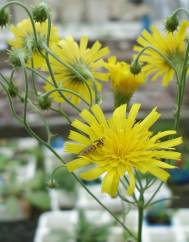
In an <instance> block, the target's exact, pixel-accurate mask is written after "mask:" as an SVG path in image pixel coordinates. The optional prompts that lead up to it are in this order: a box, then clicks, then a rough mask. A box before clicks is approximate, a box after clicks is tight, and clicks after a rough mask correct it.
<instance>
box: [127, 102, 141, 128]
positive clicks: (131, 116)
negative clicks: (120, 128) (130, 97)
mask: <svg viewBox="0 0 189 242" xmlns="http://www.w3.org/2000/svg"><path fill="white" fill-rule="evenodd" d="M140 106H141V104H139V103H135V104H133V105H132V107H131V110H130V112H129V115H128V118H127V129H131V128H132V127H133V125H134V123H135V119H136V116H137V114H138V111H139V109H140Z"/></svg>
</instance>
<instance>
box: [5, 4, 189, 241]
mask: <svg viewBox="0 0 189 242" xmlns="http://www.w3.org/2000/svg"><path fill="white" fill-rule="evenodd" d="M12 4H15V5H18V7H21V8H23V9H24V10H25V11H26V13H27V14H28V19H25V20H23V21H22V22H20V23H18V24H17V25H16V26H12V27H11V28H10V31H11V32H12V34H13V39H12V40H10V41H9V45H10V50H9V51H8V52H9V62H10V64H11V65H12V72H11V76H10V78H7V77H5V76H4V75H3V74H2V73H0V77H1V80H0V85H1V87H2V90H3V91H4V92H5V93H6V95H7V98H8V102H9V104H10V108H11V111H12V113H13V116H14V117H15V118H16V119H17V120H18V121H19V122H20V123H21V124H22V125H23V126H24V127H25V128H26V130H27V132H28V133H29V134H30V135H31V136H32V137H34V138H35V139H37V140H38V141H39V142H40V143H41V144H43V145H44V146H45V147H47V148H48V149H49V150H50V151H51V152H52V153H53V154H54V155H55V156H56V157H57V158H58V159H59V160H60V162H61V163H62V165H63V166H65V167H66V168H67V169H68V170H69V171H70V172H71V174H72V175H73V176H74V177H75V179H76V180H77V181H78V182H79V183H80V184H81V185H82V186H83V188H84V189H85V190H86V191H87V192H88V193H89V194H90V195H91V196H92V197H93V198H94V199H95V200H96V201H97V202H98V203H99V204H100V205H101V206H102V207H103V208H104V209H105V210H106V211H107V212H109V213H110V214H111V215H112V216H113V217H114V219H115V220H116V221H117V222H118V223H119V224H120V225H121V226H122V227H123V228H124V230H125V231H126V232H127V233H128V234H129V235H130V236H131V238H132V239H133V240H134V241H138V242H141V241H142V222H143V212H144V209H145V208H147V207H149V206H151V205H152V204H154V203H156V202H158V201H156V202H154V201H153V200H154V198H155V196H156V194H157V193H158V191H159V190H160V188H161V186H162V184H163V182H166V181H167V179H168V178H169V172H168V170H169V169H172V168H175V165H174V160H179V159H180V157H181V154H180V152H178V151H176V148H175V147H176V146H178V145H180V144H181V143H182V138H181V137H176V133H177V130H178V127H179V120H180V113H181V106H182V101H183V95H184V90H185V82H186V78H187V73H188V66H189V42H188V39H187V35H186V32H187V28H188V25H189V22H188V21H186V20H184V21H182V22H181V23H180V22H179V20H178V17H177V16H178V14H179V13H180V12H181V11H183V12H184V13H185V14H186V15H187V16H188V15H189V14H188V12H187V11H185V10H184V9H178V10H176V11H175V12H174V13H173V14H172V15H171V16H170V17H168V18H167V20H166V22H165V31H164V32H163V33H162V32H160V31H159V30H158V29H157V28H156V27H152V28H151V32H148V31H146V30H144V32H143V33H142V34H141V36H140V37H139V38H138V40H137V45H136V46H135V47H134V55H133V61H132V63H131V64H128V63H126V62H119V61H117V59H116V57H115V56H112V57H109V59H108V60H106V57H107V55H108V54H109V49H108V48H107V47H102V45H101V44H100V42H98V41H96V42H95V43H94V44H93V45H92V46H91V47H89V46H88V38H87V37H86V36H83V37H81V39H80V42H79V43H77V42H76V41H75V40H74V39H73V38H72V37H66V38H64V39H60V35H59V33H58V30H57V28H56V27H55V26H54V25H52V23H51V17H50V11H49V7H48V6H47V5H46V4H45V3H41V4H39V5H37V6H35V7H34V8H32V10H31V11H30V10H29V9H28V8H27V7H26V6H25V5H24V4H22V3H21V2H17V1H11V2H9V3H7V4H5V5H3V6H1V8H0V25H1V27H4V26H6V25H7V24H8V22H9V14H8V12H7V8H8V7H9V6H10V5H12ZM17 70H22V71H23V76H24V84H25V90H24V92H23V93H20V90H19V87H18V85H17V83H16V81H15V79H14V76H15V73H16V71H17ZM30 73H31V80H30V78H29V74H30ZM35 77H38V78H40V79H41V80H42V81H43V88H42V90H39V88H38V86H37V83H36V80H35ZM174 77H175V78H176V80H177V101H176V105H177V109H176V115H175V125H174V128H173V130H167V131H162V132H159V133H157V134H155V133H154V132H153V131H152V130H151V127H152V125H154V123H155V122H156V121H157V120H158V119H159V118H160V113H159V112H158V111H157V108H156V107H155V108H153V109H152V111H151V112H150V113H149V114H148V115H147V116H146V117H145V118H144V119H143V120H142V121H136V120H137V115H138V112H139V110H140V106H141V105H140V104H138V103H134V104H132V105H130V100H131V98H132V95H133V93H134V92H135V91H136V90H137V89H138V88H139V87H140V86H141V85H144V84H145V81H146V79H147V78H149V79H151V80H154V81H155V80H157V79H159V78H160V79H161V80H162V83H163V85H168V84H169V82H170V81H171V80H173V78H174ZM107 81H110V83H111V86H112V90H113V92H114V97H115V106H114V110H113V113H112V115H111V116H110V117H108V118H107V117H106V116H105V114H104V113H103V110H102V108H101V101H102V97H101V95H100V93H103V92H101V90H102V84H103V82H107ZM30 82H31V83H30ZM15 102H20V103H22V104H23V113H22V114H18V113H17V112H16V110H15V108H14V105H15ZM65 103H67V104H68V105H70V106H71V108H73V109H74V110H75V111H76V112H77V113H78V114H79V115H80V117H81V119H82V120H80V119H78V118H76V119H74V120H71V117H70V116H69V115H68V114H67V113H66V112H65V110H64V105H65ZM83 105H84V106H85V107H84V108H83ZM29 107H31V108H32V109H33V110H34V112H36V113H37V114H39V116H40V117H41V120H42V122H43V124H44V126H45V128H46V131H47V139H46V140H45V139H42V138H41V137H40V136H39V135H38V134H37V133H36V132H35V131H34V130H33V129H32V127H31V124H30V122H29V118H28V108H29ZM42 110H52V111H53V112H55V113H58V114H59V115H61V116H62V117H63V118H65V120H66V122H68V124H70V125H71V126H72V128H71V130H70V134H69V140H70V141H68V142H66V144H65V151H66V152H67V153H69V154H72V156H73V157H74V158H73V160H72V161H70V162H69V163H66V162H65V161H64V159H63V158H62V157H61V156H60V155H59V154H58V153H57V152H56V151H55V150H54V149H53V148H52V146H51V145H50V141H51V138H52V134H51V131H50V128H49V124H48V121H47V120H46V119H45V118H44V116H43V112H42ZM127 110H128V111H127ZM126 112H127V113H126ZM83 167H85V168H86V170H85V171H81V172H80V173H79V176H78V175H77V174H75V173H74V172H75V171H76V170H80V169H81V168H83ZM53 174H54V173H53ZM98 177H102V184H101V189H102V192H104V193H107V194H109V196H111V197H113V198H114V197H119V198H120V199H121V200H122V201H123V202H125V203H128V204H131V205H133V206H135V207H136V208H137V209H138V215H139V216H138V232H137V235H135V234H134V233H133V232H132V231H131V230H130V229H129V228H127V226H126V225H125V224H124V222H123V221H122V220H121V219H120V218H118V217H117V216H116V215H115V214H114V213H113V212H112V211H111V210H110V209H109V208H107V207H106V205H105V204H103V203H102V202H101V201H99V200H98V198H97V197H96V196H95V194H93V193H92V192H91V191H90V190H89V189H88V187H87V186H85V185H84V183H83V182H82V180H81V179H80V178H82V179H84V180H93V179H96V178H98ZM157 179H160V180H161V181H162V183H160V185H159V187H158V188H157V189H156V190H155V192H154V193H153V194H152V195H151V198H150V199H149V200H147V201H146V200H145V197H144V195H145V192H146V191H147V190H148V189H149V188H150V187H151V186H153V184H154V183H155V181H156V180H157ZM143 181H145V182H143ZM55 185H56V184H55V183H54V180H53V175H52V179H51V181H50V182H49V187H52V188H53V187H54V186H55Z"/></svg>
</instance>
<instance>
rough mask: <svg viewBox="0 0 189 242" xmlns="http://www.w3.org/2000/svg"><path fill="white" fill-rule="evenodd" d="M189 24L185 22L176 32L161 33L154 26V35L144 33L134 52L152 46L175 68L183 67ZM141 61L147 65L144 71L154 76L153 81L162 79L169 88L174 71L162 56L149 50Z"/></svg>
mask: <svg viewBox="0 0 189 242" xmlns="http://www.w3.org/2000/svg"><path fill="white" fill-rule="evenodd" d="M188 25H189V22H187V21H183V22H182V23H181V25H180V27H179V28H178V30H177V31H175V32H173V33H172V32H166V33H161V32H160V31H159V30H158V29H157V28H156V27H155V26H152V29H151V30H152V33H149V32H147V31H146V30H144V31H143V33H142V34H141V36H140V37H139V38H138V40H137V42H138V44H139V46H135V47H134V50H135V51H137V52H140V51H141V50H142V49H143V48H145V47H147V46H151V47H154V48H156V49H157V50H158V51H159V52H161V53H162V54H163V55H165V56H166V57H167V58H168V59H169V60H170V61H171V62H172V63H173V65H174V66H176V67H177V68H179V66H180V65H182V63H183V60H184V55H185V39H186V32H187V27H188ZM140 61H142V62H144V63H146V66H145V67H143V70H144V71H146V72H147V74H148V75H152V80H154V81H155V80H157V79H159V78H161V81H162V84H163V85H164V86H167V85H168V84H169V83H170V81H171V80H172V79H173V78H174V70H173V68H172V66H171V65H170V63H168V62H167V61H166V60H165V59H164V58H163V57H162V56H161V55H160V54H158V53H157V52H155V51H154V50H151V49H148V50H146V51H145V52H144V54H143V55H142V56H141V57H140Z"/></svg>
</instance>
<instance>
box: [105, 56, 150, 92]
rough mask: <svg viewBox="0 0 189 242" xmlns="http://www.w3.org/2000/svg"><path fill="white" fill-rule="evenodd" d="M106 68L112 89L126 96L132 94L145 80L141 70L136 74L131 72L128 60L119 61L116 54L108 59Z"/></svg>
mask: <svg viewBox="0 0 189 242" xmlns="http://www.w3.org/2000/svg"><path fill="white" fill-rule="evenodd" d="M105 68H106V69H107V70H108V71H109V78H110V81H111V84H112V89H113V90H114V91H115V92H118V93H120V94H122V95H125V96H128V97H130V96H132V94H133V93H134V92H135V91H136V90H137V89H138V88H139V87H140V86H141V85H142V84H143V83H144V82H145V78H146V76H145V74H144V73H143V72H140V73H139V74H137V75H134V74H132V73H131V72H130V65H128V64H127V63H126V62H124V61H121V62H118V61H117V59H116V57H115V56H112V57H110V58H109V59H108V63H106V64H105Z"/></svg>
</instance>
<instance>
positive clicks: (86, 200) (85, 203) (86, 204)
mask: <svg viewBox="0 0 189 242" xmlns="http://www.w3.org/2000/svg"><path fill="white" fill-rule="evenodd" d="M88 188H89V190H90V191H91V192H92V193H93V194H95V196H96V197H97V198H98V199H99V200H100V201H101V202H102V203H104V204H106V206H107V207H108V208H109V209H110V210H111V211H113V212H120V211H121V210H122V203H121V200H120V199H119V198H111V197H110V196H108V195H107V194H105V193H102V192H101V187H100V185H91V186H89V187H88ZM78 198H79V199H78V201H77V204H76V207H77V208H82V209H84V210H85V209H91V210H93V209H95V210H99V209H100V210H102V207H101V206H100V205H99V204H98V203H97V202H96V201H95V200H94V199H93V198H92V197H91V196H90V195H89V194H88V193H87V192H86V191H85V190H84V189H83V188H82V187H81V188H79V191H78Z"/></svg>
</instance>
